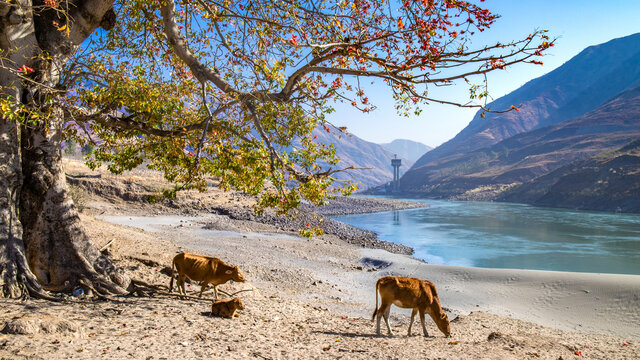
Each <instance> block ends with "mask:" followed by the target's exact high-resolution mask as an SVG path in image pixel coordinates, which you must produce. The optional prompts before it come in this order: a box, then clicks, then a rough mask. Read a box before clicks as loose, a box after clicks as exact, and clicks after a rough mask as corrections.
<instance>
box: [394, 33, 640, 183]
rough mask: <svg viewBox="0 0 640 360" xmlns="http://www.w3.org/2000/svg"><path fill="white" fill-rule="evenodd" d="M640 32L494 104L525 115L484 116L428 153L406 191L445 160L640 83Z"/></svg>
mask: <svg viewBox="0 0 640 360" xmlns="http://www.w3.org/2000/svg"><path fill="white" fill-rule="evenodd" d="M638 63H640V34H634V35H630V36H627V37H623V38H619V39H614V40H611V41H609V42H607V43H604V44H600V45H596V46H591V47H588V48H586V49H585V50H583V51H582V52H581V53H580V54H578V55H576V56H575V57H573V58H572V59H571V60H569V61H568V62H566V63H565V64H564V65H562V66H561V67H559V68H557V69H556V70H554V71H552V72H550V73H549V74H547V75H545V76H542V77H540V78H537V79H534V80H532V81H530V82H528V83H527V84H525V85H524V86H522V87H520V88H519V89H517V90H516V91H514V92H512V93H510V94H508V95H506V96H504V97H501V98H499V99H497V100H496V101H494V102H493V103H491V104H489V107H490V108H493V109H508V108H509V107H510V106H511V105H515V106H518V107H519V110H520V111H511V112H508V113H502V114H491V113H486V114H485V117H484V118H483V117H482V116H481V112H478V114H476V116H475V117H474V119H473V120H472V121H471V122H470V123H469V125H468V126H467V127H466V128H465V129H464V130H462V131H461V132H460V133H459V134H458V135H457V136H456V137H455V138H453V139H451V140H450V141H448V142H446V143H444V144H443V145H441V146H439V147H437V148H436V149H434V150H432V151H430V152H428V153H426V154H425V155H424V156H423V157H422V158H420V159H419V160H418V161H416V163H415V164H414V166H413V168H412V169H411V170H410V171H409V172H408V173H407V175H406V176H405V177H404V178H403V185H404V187H405V188H413V189H415V188H419V187H420V186H422V185H423V184H424V183H425V182H424V181H423V178H424V177H425V175H426V174H425V173H426V172H427V171H429V170H428V169H430V168H433V167H437V166H438V164H439V163H440V161H441V159H443V158H446V157H451V156H456V155H460V156H463V155H465V154H468V153H469V152H471V151H474V150H477V149H481V148H485V147H487V146H491V145H493V144H496V143H498V142H500V141H502V140H504V139H507V138H509V137H512V136H514V135H516V134H519V133H523V132H527V131H531V130H534V129H538V128H541V127H545V126H549V125H553V124H558V123H560V122H563V121H566V120H569V119H572V118H575V117H578V116H581V115H583V114H585V113H587V112H589V111H591V110H594V109H595V108H597V107H598V106H600V105H602V104H603V103H604V102H606V101H607V100H609V99H611V98H612V97H614V96H616V95H618V94H619V93H621V92H623V91H625V90H628V89H630V88H632V87H634V86H635V85H637V84H638V83H640V67H639V66H637V64H638ZM425 166H428V167H429V168H425Z"/></svg>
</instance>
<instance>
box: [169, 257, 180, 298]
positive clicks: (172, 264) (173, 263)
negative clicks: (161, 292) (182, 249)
mask: <svg viewBox="0 0 640 360" xmlns="http://www.w3.org/2000/svg"><path fill="white" fill-rule="evenodd" d="M175 268H176V261H175V259H174V260H173V261H171V281H170V282H169V292H172V291H173V270H174V269H175ZM178 292H180V291H178Z"/></svg>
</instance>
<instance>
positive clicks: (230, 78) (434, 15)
mask: <svg viewBox="0 0 640 360" xmlns="http://www.w3.org/2000/svg"><path fill="white" fill-rule="evenodd" d="M496 18H497V16H496V15H493V14H492V13H491V12H489V11H488V10H486V9H483V8H481V7H479V6H477V5H474V4H472V3H469V2H466V1H457V0H455V1H454V0H431V1H427V0H424V1H404V2H402V3H396V2H392V1H367V0H359V1H355V2H351V1H301V2H297V1H280V0H275V1H237V2H236V1H232V0H224V1H214V0H188V1H184V2H180V3H175V0H160V1H151V2H150V1H146V0H145V1H143V0H132V1H122V2H115V3H114V1H109V0H70V1H64V0H33V1H27V0H10V1H7V0H3V1H1V2H0V30H1V31H0V49H1V51H2V53H1V61H2V62H1V67H0V86H1V89H2V90H1V93H0V106H1V110H2V111H1V114H2V115H0V116H2V122H1V124H0V154H1V157H0V173H1V175H0V194H1V195H0V214H1V220H0V227H1V229H0V281H1V286H2V291H1V292H0V293H1V294H2V296H5V297H17V296H26V295H31V296H40V297H49V295H48V292H47V291H67V290H69V289H71V288H73V287H74V286H78V285H80V286H83V287H85V288H88V289H94V290H95V291H97V292H98V293H116V294H119V293H124V292H126V288H127V286H128V284H129V280H128V279H127V278H126V277H125V276H124V275H123V273H122V272H121V271H120V270H119V269H117V268H116V267H114V266H113V264H112V263H111V261H110V259H109V258H108V257H105V256H103V255H101V254H100V253H99V252H98V251H97V250H96V249H95V248H94V247H93V246H91V245H90V244H89V242H88V240H87V237H86V235H84V232H83V230H82V226H81V224H80V220H79V218H78V216H77V211H76V210H75V208H74V206H73V204H72V202H71V201H70V199H69V194H68V191H67V187H66V184H65V178H64V172H63V169H62V166H61V144H62V141H64V140H68V141H75V142H78V143H79V144H80V145H87V144H90V145H91V146H92V147H93V151H92V152H91V153H90V154H89V155H88V163H89V164H90V165H91V166H98V165H99V164H101V163H107V164H109V165H108V166H109V169H110V170H111V171H113V172H115V173H119V172H122V171H124V170H127V169H131V168H134V167H136V166H138V165H140V164H142V162H143V161H144V160H145V159H147V160H148V162H149V165H148V166H149V167H150V168H152V169H157V170H160V171H163V172H164V174H165V176H166V178H167V179H168V180H170V181H172V182H174V183H175V184H176V190H179V189H186V188H198V189H204V188H205V186H206V182H205V176H208V175H215V176H217V177H219V178H220V180H221V186H223V187H224V188H236V189H238V190H241V191H245V192H248V193H251V194H256V195H259V197H260V202H259V204H258V208H257V210H258V211H261V210H262V209H264V208H266V207H274V208H276V209H277V210H278V211H279V212H280V213H286V212H287V211H289V210H290V209H292V208H295V207H296V206H297V205H298V204H299V202H300V201H301V200H302V199H304V200H306V201H309V202H312V203H316V204H320V203H323V201H325V199H326V197H327V196H331V194H332V193H333V192H337V191H342V192H345V193H348V192H350V191H352V190H353V189H354V187H353V185H352V184H349V183H346V184H341V185H338V186H336V184H334V183H333V182H334V180H333V178H332V176H331V175H332V174H334V173H335V172H336V171H343V170H345V169H340V168H339V167H337V166H338V159H336V158H335V157H334V153H335V151H334V149H332V148H331V147H327V146H324V145H322V144H318V143H316V142H314V139H313V137H312V134H311V131H312V130H313V129H314V128H316V127H319V126H321V127H323V128H324V129H326V130H327V131H345V129H344V128H337V127H334V126H333V125H332V124H330V123H328V122H327V121H326V120H325V118H324V114H326V113H328V112H331V111H332V110H333V109H332V104H333V103H334V102H335V101H345V102H348V103H350V104H351V105H353V106H355V107H357V108H358V109H360V110H362V111H365V112H366V111H370V110H371V109H372V108H373V106H372V105H371V104H370V101H369V99H368V97H367V95H366V90H367V87H366V86H365V85H362V84H361V82H364V81H365V80H367V79H378V80H379V81H381V82H383V83H385V84H386V85H388V86H389V87H391V89H392V90H393V94H394V98H395V99H396V101H397V104H398V105H397V107H398V110H399V111H400V112H401V113H404V114H409V113H411V112H416V113H418V112H419V111H420V107H421V106H422V105H424V104H426V103H429V102H442V103H448V104H452V105H457V106H479V107H482V102H483V101H484V100H485V99H486V96H487V93H486V83H485V80H484V77H483V75H484V74H486V73H488V72H491V71H495V70H497V69H503V68H505V67H508V66H510V65H513V64H515V63H521V62H532V63H539V61H538V60H537V59H538V58H539V57H540V56H542V55H543V51H544V50H546V49H547V48H548V47H549V46H552V45H553V42H552V41H550V40H549V39H548V37H547V36H546V35H545V34H544V32H543V31H536V32H534V33H533V34H531V35H529V36H527V37H526V38H524V39H522V40H518V41H513V42H510V43H504V44H502V43H498V44H494V45H491V46H484V47H479V48H475V49H474V48H471V47H470V46H471V37H472V35H473V34H474V32H477V31H483V30H485V29H487V28H488V27H489V26H490V25H491V24H492V23H493V22H494V21H495V20H496ZM476 77H477V78H479V79H480V82H479V83H478V84H476V83H474V81H475V80H474V78H476ZM456 80H463V81H466V82H467V83H468V84H469V89H470V94H471V96H470V98H471V99H470V101H469V102H464V103H463V102H459V103H455V102H449V101H445V100H442V99H436V98H431V97H430V96H429V93H428V90H429V86H434V85H449V84H452V83H453V82H455V81H456ZM367 81H369V80H367ZM319 160H322V162H320V163H321V164H328V165H324V166H321V165H319ZM267 184H268V185H267ZM168 195H173V194H168Z"/></svg>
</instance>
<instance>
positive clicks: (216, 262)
mask: <svg viewBox="0 0 640 360" xmlns="http://www.w3.org/2000/svg"><path fill="white" fill-rule="evenodd" d="M174 269H175V270H177V271H178V292H180V294H182V295H186V291H185V289H184V280H185V278H187V277H188V278H189V279H191V280H193V281H202V285H201V286H200V295H198V296H200V297H202V293H203V292H204V289H205V288H206V287H207V285H208V284H210V283H211V284H213V292H214V295H215V298H216V299H218V285H220V284H224V283H226V282H227V281H229V280H233V281H238V282H245V281H247V279H246V278H245V277H244V275H242V273H241V272H240V269H238V267H237V266H232V265H227V264H225V263H224V262H223V261H222V260H220V259H218V258H214V257H211V256H202V255H195V254H189V253H180V254H178V255H176V256H175V257H174V258H173V263H172V266H171V282H170V283H169V292H171V291H172V290H173V272H174Z"/></svg>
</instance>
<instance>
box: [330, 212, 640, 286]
mask: <svg viewBox="0 0 640 360" xmlns="http://www.w3.org/2000/svg"><path fill="white" fill-rule="evenodd" d="M424 201H425V202H427V203H428V204H429V205H430V206H429V207H428V208H422V209H411V210H400V211H389V212H382V213H373V214H358V215H340V216H335V217H334V218H335V219H337V220H339V221H342V222H345V223H348V224H350V225H353V226H356V227H359V228H363V229H368V230H372V231H375V232H376V233H378V236H379V239H381V240H386V241H390V242H394V243H400V244H404V245H408V246H411V247H413V248H414V249H415V254H414V255H415V256H416V257H418V258H421V259H424V260H426V261H427V262H429V263H434V264H448V265H462V266H474V267H490V268H515V269H538V270H557V271H574V272H594V273H616V274H636V275H640V215H638V214H613V213H603V212H589V211H575V210H563V209H551V208H539V207H533V206H529V205H522V204H510V203H493V202H466V201H443V200H424Z"/></svg>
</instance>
